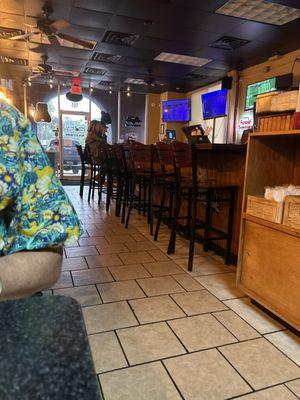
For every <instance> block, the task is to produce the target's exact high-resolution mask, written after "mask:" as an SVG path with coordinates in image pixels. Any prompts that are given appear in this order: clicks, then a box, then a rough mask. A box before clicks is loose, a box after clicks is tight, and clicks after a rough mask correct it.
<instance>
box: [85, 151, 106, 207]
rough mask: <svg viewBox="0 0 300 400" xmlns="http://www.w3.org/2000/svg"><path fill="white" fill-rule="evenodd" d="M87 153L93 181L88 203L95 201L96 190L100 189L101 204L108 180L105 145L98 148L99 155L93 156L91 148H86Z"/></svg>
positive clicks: (91, 181) (99, 198)
mask: <svg viewBox="0 0 300 400" xmlns="http://www.w3.org/2000/svg"><path fill="white" fill-rule="evenodd" d="M86 152H87V154H88V157H89V159H90V160H91V179H90V186H89V194H88V202H90V200H91V198H92V200H94V194H95V189H96V186H97V189H98V204H100V202H101V197H102V191H103V185H104V183H105V178H106V172H107V168H106V164H105V157H106V155H105V144H101V145H100V146H99V147H98V152H97V155H96V156H95V155H92V154H91V151H90V148H89V146H88V145H87V146H86Z"/></svg>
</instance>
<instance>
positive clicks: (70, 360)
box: [0, 296, 102, 400]
mask: <svg viewBox="0 0 300 400" xmlns="http://www.w3.org/2000/svg"><path fill="white" fill-rule="evenodd" d="M0 332H1V340H0V399H3V400H42V399H45V400H46V399H49V400H50V399H51V400H62V399H68V400H79V399H80V400H101V399H102V396H101V395H100V393H99V388H98V383H97V379H96V374H95V371H94V366H93V361H92V357H91V353H90V348H89V344H88V339H87V335H86V330H85V325H84V322H83V318H82V314H81V308H80V305H79V304H78V303H77V302H76V301H75V300H73V299H71V298H68V297H63V296H53V297H52V296H43V297H32V298H28V299H23V300H14V301H5V302H0Z"/></svg>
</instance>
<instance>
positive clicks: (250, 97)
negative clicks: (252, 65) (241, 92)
mask: <svg viewBox="0 0 300 400" xmlns="http://www.w3.org/2000/svg"><path fill="white" fill-rule="evenodd" d="M274 90H276V78H270V79H266V80H265V81H261V82H256V83H252V84H251V85H248V86H247V92H246V102H245V110H252V109H253V107H254V103H255V100H256V96H257V95H258V94H262V93H268V92H273V91H274Z"/></svg>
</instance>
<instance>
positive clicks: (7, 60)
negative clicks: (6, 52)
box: [0, 56, 28, 67]
mask: <svg viewBox="0 0 300 400" xmlns="http://www.w3.org/2000/svg"><path fill="white" fill-rule="evenodd" d="M0 63H2V64H10V65H22V66H25V67H26V66H27V65H28V60H25V58H14V57H6V56H0Z"/></svg>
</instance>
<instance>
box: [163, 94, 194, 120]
mask: <svg viewBox="0 0 300 400" xmlns="http://www.w3.org/2000/svg"><path fill="white" fill-rule="evenodd" d="M162 119H163V122H188V121H189V120H190V119H191V100H189V99H188V100H170V101H163V102H162Z"/></svg>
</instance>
